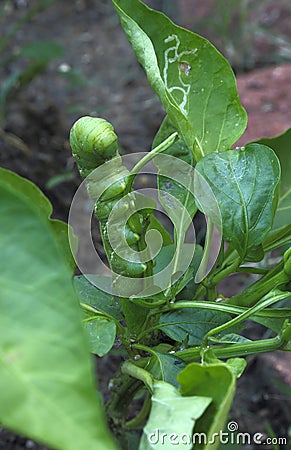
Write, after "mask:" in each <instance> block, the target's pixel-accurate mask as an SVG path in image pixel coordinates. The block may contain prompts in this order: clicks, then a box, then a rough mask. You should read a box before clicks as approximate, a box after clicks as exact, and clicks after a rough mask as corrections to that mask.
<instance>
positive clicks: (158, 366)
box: [146, 344, 185, 387]
mask: <svg viewBox="0 0 291 450" xmlns="http://www.w3.org/2000/svg"><path fill="white" fill-rule="evenodd" d="M170 348H171V346H169V345H168V344H160V345H159V346H158V347H156V348H155V349H154V350H153V349H152V350H151V354H152V356H151V357H150V360H149V365H147V367H146V369H147V371H148V372H150V373H151V374H152V375H153V377H154V378H155V379H157V380H161V381H166V382H167V383H170V384H172V385H173V386H175V387H178V386H179V383H178V382H177V375H178V373H179V372H180V371H181V370H182V369H184V367H185V364H184V363H183V361H181V360H180V359H179V358H176V357H175V355H174V354H166V353H165V352H167V351H168V350H169V349H170ZM162 352H163V353H162Z"/></svg>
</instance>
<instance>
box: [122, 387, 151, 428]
mask: <svg viewBox="0 0 291 450" xmlns="http://www.w3.org/2000/svg"><path fill="white" fill-rule="evenodd" d="M150 407H151V396H150V393H149V392H147V394H146V398H145V401H144V403H143V405H142V408H141V410H140V412H139V413H138V415H137V416H136V417H135V418H134V419H132V420H129V421H128V422H126V424H125V426H126V428H140V426H141V425H142V423H143V422H144V420H145V419H146V418H147V416H148V414H149V411H150Z"/></svg>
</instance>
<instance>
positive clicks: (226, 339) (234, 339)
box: [209, 333, 252, 344]
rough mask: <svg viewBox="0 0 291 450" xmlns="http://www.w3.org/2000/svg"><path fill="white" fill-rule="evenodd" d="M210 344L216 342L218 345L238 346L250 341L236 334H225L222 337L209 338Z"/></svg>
mask: <svg viewBox="0 0 291 450" xmlns="http://www.w3.org/2000/svg"><path fill="white" fill-rule="evenodd" d="M209 340H210V341H211V342H217V343H220V344H239V343H244V342H252V341H251V339H248V338H246V337H244V336H240V335H239V334H236V333H227V334H225V335H223V336H219V337H217V336H211V337H210V338H209Z"/></svg>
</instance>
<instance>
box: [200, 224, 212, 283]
mask: <svg viewBox="0 0 291 450" xmlns="http://www.w3.org/2000/svg"><path fill="white" fill-rule="evenodd" d="M213 229H214V227H213V222H212V220H211V219H210V218H208V220H207V231H206V238H205V246H204V252H203V256H202V260H201V263H200V266H199V270H198V272H197V274H196V279H197V282H198V283H199V282H200V281H201V280H203V278H204V277H205V273H206V267H207V263H208V259H209V254H210V248H211V243H212V235H213ZM195 281H196V280H195Z"/></svg>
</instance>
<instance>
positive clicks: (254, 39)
mask: <svg viewBox="0 0 291 450" xmlns="http://www.w3.org/2000/svg"><path fill="white" fill-rule="evenodd" d="M146 3H147V4H148V5H149V6H155V7H157V8H158V9H160V10H162V11H163V12H165V13H166V14H167V15H169V16H170V17H171V19H172V20H174V21H176V22H178V23H179V24H181V25H182V26H186V27H187V28H189V29H191V30H192V31H194V32H196V33H198V34H201V35H202V36H204V37H206V38H208V39H209V40H211V42H213V43H214V45H215V46H216V47H218V48H219V50H220V51H221V52H222V53H223V54H224V55H225V56H226V57H227V59H228V60H229V61H230V62H231V64H232V66H233V68H234V69H235V70H236V71H237V72H244V71H249V70H251V69H253V68H255V67H262V66H266V65H270V64H279V63H281V62H284V61H290V60H291V26H290V20H291V2H290V0H207V1H202V0H177V1H176V0H147V1H146Z"/></svg>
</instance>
